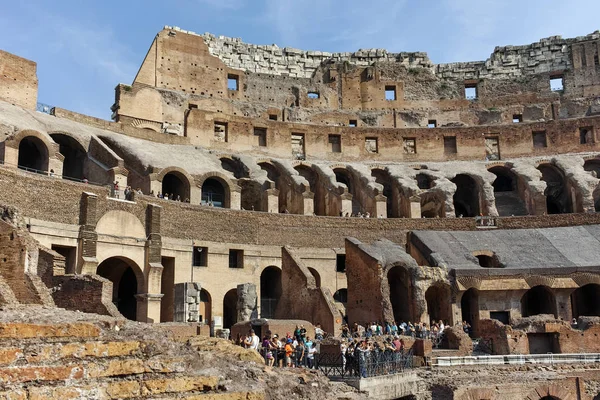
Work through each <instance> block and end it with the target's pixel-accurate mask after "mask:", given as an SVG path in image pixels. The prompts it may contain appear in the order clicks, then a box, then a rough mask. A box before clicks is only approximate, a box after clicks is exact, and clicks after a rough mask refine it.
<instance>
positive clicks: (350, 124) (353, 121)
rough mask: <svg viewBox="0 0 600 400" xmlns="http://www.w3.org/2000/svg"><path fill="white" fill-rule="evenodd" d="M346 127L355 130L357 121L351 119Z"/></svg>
mask: <svg viewBox="0 0 600 400" xmlns="http://www.w3.org/2000/svg"><path fill="white" fill-rule="evenodd" d="M348 126H351V127H353V128H356V127H357V126H358V121H357V120H355V119H351V120H350V122H349V123H348Z"/></svg>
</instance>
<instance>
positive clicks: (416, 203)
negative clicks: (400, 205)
mask: <svg viewBox="0 0 600 400" xmlns="http://www.w3.org/2000/svg"><path fill="white" fill-rule="evenodd" d="M409 200H410V218H421V198H420V197H419V196H412V197H411V198H410V199H409Z"/></svg>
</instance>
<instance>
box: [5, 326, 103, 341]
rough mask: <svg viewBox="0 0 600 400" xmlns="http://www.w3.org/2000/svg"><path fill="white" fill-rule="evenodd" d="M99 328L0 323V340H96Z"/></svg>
mask: <svg viewBox="0 0 600 400" xmlns="http://www.w3.org/2000/svg"><path fill="white" fill-rule="evenodd" d="M98 336H100V328H99V327H98V326H96V325H94V324H92V323H86V322H75V323H70V324H30V323H11V322H3V323H0V340H2V339H18V340H23V339H33V338H97V337H98Z"/></svg>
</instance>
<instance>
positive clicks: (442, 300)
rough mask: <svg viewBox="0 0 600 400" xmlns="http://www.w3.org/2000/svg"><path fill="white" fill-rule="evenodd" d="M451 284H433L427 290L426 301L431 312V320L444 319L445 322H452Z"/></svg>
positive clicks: (428, 310) (431, 321)
mask: <svg viewBox="0 0 600 400" xmlns="http://www.w3.org/2000/svg"><path fill="white" fill-rule="evenodd" d="M450 296H451V293H450V286H448V285H444V284H440V285H435V286H431V287H430V288H429V289H427V291H426V292H425V301H426V302H427V312H428V313H429V322H430V323H433V322H438V321H440V320H441V321H444V324H446V325H448V324H451V323H452V321H451V318H450V316H451V310H450Z"/></svg>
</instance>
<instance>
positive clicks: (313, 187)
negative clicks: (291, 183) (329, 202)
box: [294, 163, 326, 215]
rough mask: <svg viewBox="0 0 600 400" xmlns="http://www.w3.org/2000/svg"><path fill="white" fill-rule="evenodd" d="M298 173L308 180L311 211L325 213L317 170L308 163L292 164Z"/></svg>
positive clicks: (319, 213) (323, 198)
mask: <svg viewBox="0 0 600 400" xmlns="http://www.w3.org/2000/svg"><path fill="white" fill-rule="evenodd" d="M294 169H295V170H296V172H298V175H300V176H301V177H303V178H304V179H306V180H307V181H308V185H309V190H310V191H311V192H312V193H313V194H314V196H313V211H314V213H315V214H316V215H326V206H325V202H326V200H325V192H324V190H323V187H322V185H321V184H320V176H319V173H318V172H317V171H315V170H314V168H313V167H312V166H310V165H307V164H304V163H299V164H297V165H295V166H294Z"/></svg>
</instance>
